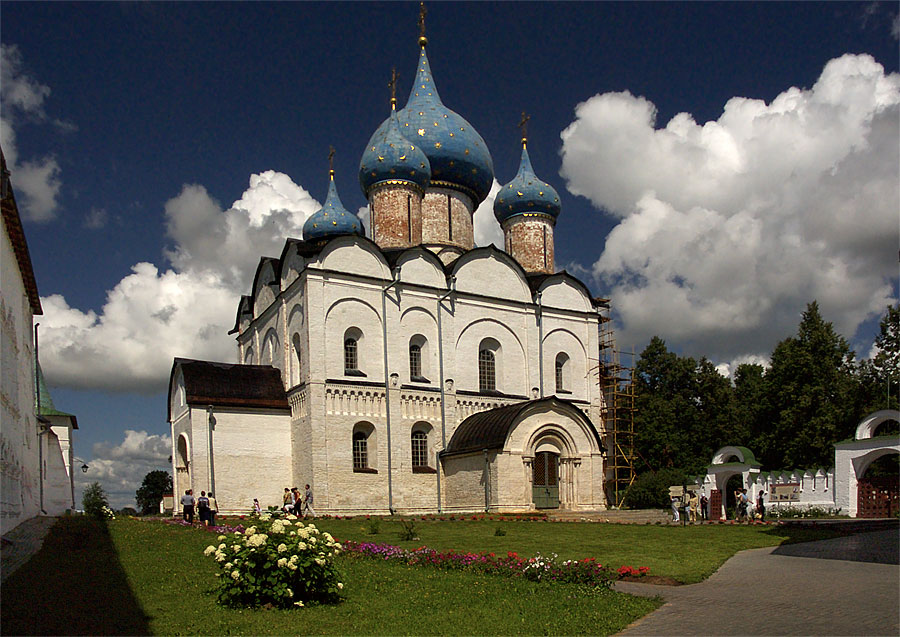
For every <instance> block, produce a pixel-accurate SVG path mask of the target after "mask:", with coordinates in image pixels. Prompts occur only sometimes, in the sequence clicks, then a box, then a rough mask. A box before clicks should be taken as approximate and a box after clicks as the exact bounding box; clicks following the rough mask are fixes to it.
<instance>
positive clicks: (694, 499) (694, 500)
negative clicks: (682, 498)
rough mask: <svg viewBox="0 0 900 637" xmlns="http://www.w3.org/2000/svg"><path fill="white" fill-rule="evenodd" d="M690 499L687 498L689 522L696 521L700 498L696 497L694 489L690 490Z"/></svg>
mask: <svg viewBox="0 0 900 637" xmlns="http://www.w3.org/2000/svg"><path fill="white" fill-rule="evenodd" d="M690 496H691V499H690V500H689V502H690V505H691V509H690V511H691V517H690V520H691V524H693V523H694V522H696V521H697V507H699V506H700V498H698V497H697V493H696V492H694V491H691V492H690Z"/></svg>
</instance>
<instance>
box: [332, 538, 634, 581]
mask: <svg viewBox="0 0 900 637" xmlns="http://www.w3.org/2000/svg"><path fill="white" fill-rule="evenodd" d="M343 547H344V550H345V551H346V553H347V554H348V555H351V556H357V557H365V558H372V559H381V560H389V561H397V562H402V563H405V564H411V565H417V566H430V567H432V568H439V569H446V570H468V571H475V572H477V573H485V574H488V575H503V576H506V577H524V578H525V579H529V580H532V581H535V582H561V583H571V584H584V585H588V586H591V587H594V588H609V587H610V586H611V584H612V582H613V580H615V579H618V578H620V577H624V576H626V575H628V576H630V577H635V576H643V575H645V574H646V573H647V572H649V570H650V569H649V568H648V567H646V566H642V567H640V568H638V569H635V568H633V567H631V566H627V567H622V568H621V569H619V571H618V572H616V571H613V570H611V569H610V568H609V567H605V566H603V565H602V564H599V563H598V562H597V561H596V560H595V559H594V558H592V557H589V558H587V559H583V560H565V561H562V560H560V559H559V558H558V556H557V555H556V554H555V553H554V554H552V555H550V556H544V555H541V554H540V553H538V554H537V555H535V556H534V557H532V558H522V557H519V555H518V554H517V553H515V552H513V551H510V552H508V553H507V554H506V555H505V556H504V555H499V556H498V555H496V554H494V553H457V552H455V551H448V552H445V553H442V552H440V551H436V550H434V549H430V548H428V547H426V546H422V547H419V548H417V549H414V550H407V549H404V548H401V547H399V546H393V545H391V544H375V543H373V542H352V541H347V542H344V544H343ZM622 569H628V570H627V571H626V572H623V571H622Z"/></svg>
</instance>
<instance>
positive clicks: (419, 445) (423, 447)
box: [411, 431, 428, 467]
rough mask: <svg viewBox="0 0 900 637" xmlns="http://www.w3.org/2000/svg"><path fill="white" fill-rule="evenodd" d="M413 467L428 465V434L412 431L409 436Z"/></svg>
mask: <svg viewBox="0 0 900 637" xmlns="http://www.w3.org/2000/svg"><path fill="white" fill-rule="evenodd" d="M411 443H412V465H413V467H427V466H428V434H426V433H425V432H424V431H414V432H412V436H411Z"/></svg>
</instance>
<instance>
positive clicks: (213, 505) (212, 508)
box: [207, 491, 219, 526]
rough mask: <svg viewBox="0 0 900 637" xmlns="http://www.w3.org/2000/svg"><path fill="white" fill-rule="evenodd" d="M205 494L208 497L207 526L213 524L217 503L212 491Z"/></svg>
mask: <svg viewBox="0 0 900 637" xmlns="http://www.w3.org/2000/svg"><path fill="white" fill-rule="evenodd" d="M207 496H208V497H209V524H208V525H207V526H215V525H216V514H217V513H218V512H219V505H218V504H217V503H216V499H215V498H214V497H213V493H212V491H210V492H209V493H208V494H207Z"/></svg>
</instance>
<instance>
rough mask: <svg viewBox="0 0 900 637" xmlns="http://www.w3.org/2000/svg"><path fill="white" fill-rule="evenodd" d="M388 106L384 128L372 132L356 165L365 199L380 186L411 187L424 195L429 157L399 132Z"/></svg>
mask: <svg viewBox="0 0 900 637" xmlns="http://www.w3.org/2000/svg"><path fill="white" fill-rule="evenodd" d="M391 106H392V108H391V116H390V118H389V119H388V121H387V127H385V126H382V127H380V128H379V129H378V130H377V131H375V134H374V135H372V139H370V140H369V144H368V145H367V146H366V151H365V152H364V153H363V156H362V160H360V162H359V184H360V186H362V189H363V193H365V195H366V198H368V196H369V192H370V191H371V190H372V187H373V186H376V185H378V184H382V183H397V182H401V183H407V184H413V185H415V186H417V187H418V188H419V189H420V190H421V191H422V193H423V194H424V192H425V189H426V188H428V184H429V182H430V181H431V164H430V163H429V162H428V157H426V156H425V153H423V152H422V151H421V150H420V149H419V147H418V146H416V145H415V144H414V143H412V142H410V141H409V140H408V139H406V138H405V137H404V136H403V134H402V133H401V132H400V122H399V121H398V120H397V111H395V110H394V109H393V104H392V105H391Z"/></svg>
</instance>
